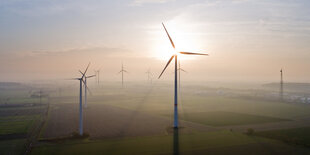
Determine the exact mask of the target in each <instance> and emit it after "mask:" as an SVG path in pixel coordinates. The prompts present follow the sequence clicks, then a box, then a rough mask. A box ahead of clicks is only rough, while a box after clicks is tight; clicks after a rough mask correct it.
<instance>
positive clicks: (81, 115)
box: [73, 63, 90, 136]
mask: <svg viewBox="0 0 310 155" xmlns="http://www.w3.org/2000/svg"><path fill="white" fill-rule="evenodd" d="M89 65H90V63H89V64H88V65H87V68H86V69H85V71H84V73H83V75H82V77H81V78H73V79H74V80H79V81H80V92H79V94H80V122H79V134H80V136H82V135H83V106H82V96H83V95H82V83H84V84H85V82H84V80H83V79H84V77H85V74H86V72H87V70H88V67H89ZM86 87H87V86H86ZM87 88H88V87H87Z"/></svg>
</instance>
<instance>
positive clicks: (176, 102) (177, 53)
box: [158, 23, 208, 129]
mask: <svg viewBox="0 0 310 155" xmlns="http://www.w3.org/2000/svg"><path fill="white" fill-rule="evenodd" d="M162 25H163V27H164V29H165V31H166V33H167V36H168V38H169V40H170V43H171V45H172V47H173V49H174V51H175V53H174V54H173V55H172V56H171V58H170V59H169V61H168V63H167V64H166V66H165V68H164V69H163V71H162V72H161V74H160V75H159V77H158V79H159V78H160V77H161V75H162V74H163V73H164V71H165V70H166V68H167V67H168V66H169V64H170V62H171V61H172V60H173V58H174V124H173V127H174V128H175V129H177V128H178V127H179V126H178V73H177V71H178V55H179V54H185V55H208V54H201V53H192V52H183V51H176V49H175V45H174V43H173V41H172V39H171V37H170V35H169V33H168V31H167V29H166V27H165V25H164V23H162Z"/></svg>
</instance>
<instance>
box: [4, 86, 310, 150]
mask: <svg viewBox="0 0 310 155" xmlns="http://www.w3.org/2000/svg"><path fill="white" fill-rule="evenodd" d="M183 87H184V90H182V91H181V93H180V94H179V96H180V97H179V119H180V120H179V121H180V122H179V123H180V129H179V130H178V133H177V136H176V134H174V133H173V131H174V130H173V129H172V123H173V89H172V87H171V85H167V84H156V83H155V84H154V85H152V86H151V85H149V86H146V85H139V84H136V83H131V84H128V85H127V86H126V87H125V88H121V87H120V86H118V85H116V84H110V85H108V84H107V85H105V87H96V86H92V85H91V86H90V89H91V94H89V95H88V105H87V107H85V108H83V127H84V132H85V133H87V134H89V137H88V138H84V139H70V138H69V137H70V136H71V135H72V134H73V133H76V132H78V126H79V102H78V91H77V87H74V86H73V87H66V88H64V89H62V91H61V93H59V92H57V91H54V92H53V93H50V97H49V100H48V101H49V106H48V107H49V108H48V107H47V106H46V105H38V104H31V106H18V107H5V108H4V107H2V108H1V109H0V111H2V113H0V116H1V117H0V126H1V127H2V126H3V127H2V128H1V130H0V133H3V135H10V136H12V135H15V138H14V139H13V137H10V138H9V139H4V138H6V137H7V136H2V142H5V141H8V142H10V143H8V145H5V146H6V147H7V148H14V147H13V146H16V147H18V146H20V148H19V149H20V150H23V151H25V148H24V146H23V147H21V146H22V145H21V144H22V143H23V144H27V143H29V142H28V141H29V140H28V139H29V137H32V138H30V139H34V141H33V142H34V143H33V145H32V146H31V147H30V151H29V152H30V153H31V154H83V153H86V152H87V153H88V154H100V152H105V153H108V154H124V153H129V154H172V153H174V151H176V150H174V149H173V148H175V147H176V146H179V148H180V149H178V151H179V152H181V153H182V154H206V153H214V154H227V152H233V153H236V154H247V153H248V152H249V151H252V150H255V153H253V154H266V153H276V154H291V153H296V152H297V153H302V154H305V153H309V148H307V146H305V145H300V146H299V145H296V146H291V145H289V144H287V143H286V142H284V141H283V140H282V139H279V138H274V137H268V136H262V135H258V134H261V133H264V132H269V131H274V130H276V131H277V130H284V129H285V130H289V129H294V128H306V127H308V126H310V107H309V106H307V105H303V104H288V103H283V102H279V101H270V100H260V99H251V98H247V97H244V96H240V97H238V96H229V95H224V96H223V95H219V94H217V91H218V89H216V88H208V87H203V86H200V87H198V88H197V89H194V88H192V87H191V86H186V85H185V86H183ZM185 88H188V89H185ZM229 91H233V90H229ZM235 91H237V90H235ZM21 94H22V93H21ZM22 98H23V97H22V96H21V99H19V101H18V104H16V105H24V104H27V103H32V102H31V100H34V101H35V102H38V101H37V99H25V100H24V102H21V101H22V100H23V99H22ZM12 101H13V100H12ZM16 101H17V100H16ZM43 102H47V100H43ZM12 103H13V102H12ZM47 108H48V111H47ZM249 128H251V129H253V132H254V134H253V135H247V134H246V132H247V130H248V129H249ZM30 135H35V136H30ZM0 137H1V135H0ZM16 137H17V138H16ZM175 137H177V138H175ZM176 141H177V142H178V143H177V144H178V145H176V143H175V142H176ZM14 143H16V145H14ZM5 146H3V147H5ZM154 146H155V147H154ZM93 150H96V151H98V152H99V153H98V152H95V151H93ZM15 154H16V153H15Z"/></svg>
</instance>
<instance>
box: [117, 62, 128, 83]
mask: <svg viewBox="0 0 310 155" xmlns="http://www.w3.org/2000/svg"><path fill="white" fill-rule="evenodd" d="M124 72H126V73H128V72H127V71H126V70H125V69H124V65H123V63H122V69H121V71H119V72H118V73H122V87H124Z"/></svg>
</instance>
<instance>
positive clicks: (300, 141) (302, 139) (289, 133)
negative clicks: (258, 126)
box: [255, 127, 310, 147]
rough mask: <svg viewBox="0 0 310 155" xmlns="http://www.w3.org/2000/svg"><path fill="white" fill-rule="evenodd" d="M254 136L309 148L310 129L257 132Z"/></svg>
mask: <svg viewBox="0 0 310 155" xmlns="http://www.w3.org/2000/svg"><path fill="white" fill-rule="evenodd" d="M255 135H257V136H261V137H266V138H272V139H277V140H281V141H283V142H286V143H289V144H295V145H303V146H307V147H310V127H303V128H294V129H281V130H272V131H263V132H257V133H255Z"/></svg>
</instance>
